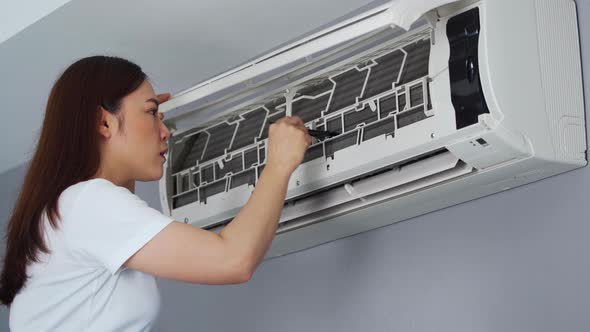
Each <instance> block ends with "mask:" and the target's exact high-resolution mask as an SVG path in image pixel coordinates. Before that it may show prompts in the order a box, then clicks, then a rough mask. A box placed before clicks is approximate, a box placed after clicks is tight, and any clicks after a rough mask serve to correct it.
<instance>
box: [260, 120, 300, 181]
mask: <svg viewBox="0 0 590 332" xmlns="http://www.w3.org/2000/svg"><path fill="white" fill-rule="evenodd" d="M310 145H311V136H309V134H308V133H307V128H305V126H304V123H303V120H301V119H300V118H299V117H296V116H295V117H284V118H282V119H280V120H278V121H277V122H275V123H274V124H271V125H270V127H269V129H268V146H269V147H268V161H267V163H266V167H270V168H273V169H275V170H280V171H284V172H285V174H286V175H288V176H291V174H292V173H293V171H295V169H296V168H297V167H298V166H299V164H301V162H302V161H303V157H304V155H305V152H306V151H307V148H308V147H309V146H310Z"/></svg>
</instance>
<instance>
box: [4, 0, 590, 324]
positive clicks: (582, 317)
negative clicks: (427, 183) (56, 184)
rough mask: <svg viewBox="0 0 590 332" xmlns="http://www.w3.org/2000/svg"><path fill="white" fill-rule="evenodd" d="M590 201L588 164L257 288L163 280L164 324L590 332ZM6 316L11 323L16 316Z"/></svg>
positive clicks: (263, 279) (7, 191)
mask: <svg viewBox="0 0 590 332" xmlns="http://www.w3.org/2000/svg"><path fill="white" fill-rule="evenodd" d="M578 9H579V15H580V25H581V27H580V30H581V40H582V48H583V54H584V55H585V56H584V62H585V63H586V66H585V69H584V76H585V77H586V78H589V77H590V76H589V75H590V71H589V70H590V62H589V61H590V0H579V1H578ZM586 81H587V82H590V80H588V79H587V80H586ZM589 91H590V86H589V85H587V86H586V89H585V93H586V96H590V95H589V94H588V92H589ZM589 122H590V121H589ZM23 173H24V167H20V168H17V169H15V170H12V171H10V172H7V173H4V174H2V175H0V183H1V184H2V185H1V186H0V220H3V221H5V220H7V217H8V215H9V212H10V208H11V206H12V202H13V201H14V196H15V195H16V192H17V190H18V185H19V182H20V180H21V178H22V175H23ZM138 194H139V195H140V196H142V197H143V198H144V199H146V200H147V201H148V202H149V203H150V204H151V205H153V206H158V202H157V186H156V185H155V184H153V183H152V184H140V185H138ZM589 197H590V168H588V167H587V168H583V169H580V170H576V171H573V172H569V173H567V174H562V175H559V176H557V177H553V178H550V179H546V180H543V181H540V182H537V183H533V184H530V185H527V186H524V187H521V188H516V189H513V190H510V191H507V192H503V193H500V194H496V195H493V196H489V197H486V198H483V199H479V200H476V201H472V202H468V203H464V204H461V205H458V206H455V207H451V208H447V209H444V210H441V211H437V212H434V213H431V214H428V215H425V216H421V217H418V218H414V219H413V220H410V221H406V222H403V223H399V224H396V225H392V226H389V227H385V228H381V229H378V230H374V231H371V232H367V233H364V234H359V235H356V236H353V237H349V238H346V239H342V240H339V241H335V242H332V243H329V244H325V245H322V246H319V247H316V248H313V249H310V250H306V251H302V252H299V253H295V254H291V255H288V256H285V257H281V258H277V259H272V260H269V261H266V262H264V263H263V264H262V265H261V267H260V268H259V270H258V271H257V273H256V274H255V276H254V278H253V279H252V280H251V281H250V282H249V283H248V284H245V285H240V286H196V285H188V284H182V283H176V282H169V281H162V282H161V287H162V295H163V313H162V318H161V326H162V329H163V330H165V331H196V330H199V331H210V332H214V331H224V332H225V331H304V330H310V331H336V330H337V331H453V332H457V331H466V332H467V331H470V332H471V331H503V332H508V331H515V332H516V331H519V332H522V331H531V332H533V331H534V332H541V331H568V332H570V331H571V332H573V331H580V332H582V331H589V330H590V287H589V286H588V281H590V258H589V257H590V255H588V252H590V220H589V219H590V204H589ZM392 213H395V211H392ZM0 320H1V321H2V322H1V324H0V326H2V328H3V327H4V326H6V325H7V324H6V321H7V315H6V311H5V309H2V311H0Z"/></svg>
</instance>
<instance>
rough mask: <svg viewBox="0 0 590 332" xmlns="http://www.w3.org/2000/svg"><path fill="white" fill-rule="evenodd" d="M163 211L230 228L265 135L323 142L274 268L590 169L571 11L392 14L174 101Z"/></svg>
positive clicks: (520, 4) (252, 179)
mask: <svg viewBox="0 0 590 332" xmlns="http://www.w3.org/2000/svg"><path fill="white" fill-rule="evenodd" d="M161 109H162V111H163V112H165V113H166V117H167V120H166V124H167V125H168V126H169V128H171V132H172V136H171V139H170V142H169V148H170V149H169V158H168V161H167V162H166V163H165V175H164V177H163V178H162V180H161V181H160V193H161V203H162V206H163V210H164V212H165V213H167V214H169V215H170V216H172V217H174V218H175V219H176V220H179V221H184V222H186V223H190V224H192V225H194V226H197V227H202V228H205V229H211V230H215V231H216V230H219V229H221V228H222V227H223V226H224V225H225V224H227V223H228V222H229V221H231V220H232V218H233V217H234V216H235V215H236V214H237V212H238V211H239V209H240V208H241V207H242V206H243V205H244V204H245V203H246V202H247V200H248V198H249V196H250V194H251V193H252V191H253V190H254V188H255V186H256V182H257V179H258V176H259V175H260V173H261V171H262V169H263V168H264V165H265V161H266V146H267V141H268V139H267V131H268V126H269V122H270V121H273V120H276V119H279V118H281V117H283V116H285V115H297V116H299V117H301V118H303V119H304V121H305V123H306V125H307V126H308V127H309V128H312V129H323V130H326V129H327V130H330V131H335V132H338V133H339V135H337V136H335V137H332V138H328V139H325V140H315V141H314V144H313V145H312V146H311V147H310V148H309V150H308V152H307V154H306V157H305V160H304V163H303V164H302V165H301V166H299V168H298V169H297V170H296V171H295V173H294V174H293V176H292V178H291V180H290V182H289V189H288V193H287V199H286V202H285V207H284V210H283V213H282V215H281V219H280V224H279V227H278V230H277V236H276V238H275V241H274V242H273V245H272V247H271V249H270V251H269V254H268V257H272V256H278V255H283V254H286V253H289V252H293V251H296V250H301V249H304V248H309V247H312V246H315V245H318V244H321V243H324V242H327V241H331V240H335V239H338V238H342V237H345V236H349V235H352V234H355V233H359V232H363V231H366V230H370V229H374V228H377V227H380V226H384V225H388V224H392V223H395V222H398V221H401V220H404V219H407V218H410V217H414V216H417V215H420V214H424V213H427V212H430V211H434V210H437V209H440V208H444V207H447V206H450V205H454V204H457V203H460V202H464V201H467V200H472V199H475V198H478V197H482V196H485V195H489V194H492V193H496V192H499V191H502V190H506V189H510V188H513V187H516V186H520V185H523V184H526V183H529V182H532V181H537V180H539V179H542V178H546V177H549V176H552V175H555V174H558V173H562V172H566V171H569V170H572V169H575V168H578V167H582V166H585V165H586V163H587V162H586V133H585V120H584V100H583V88H582V78H581V63H580V50H579V40H578V30H577V17H576V8H575V2H574V1H572V0H518V1H513V0H489V1H488V0H482V1H449V0H447V1H444V0H443V1H440V0H439V1H420V2H419V3H418V2H417V1H411V0H409V1H406V0H395V1H392V2H389V3H386V4H382V5H379V6H374V7H373V8H371V9H367V10H366V11H364V12H362V13H357V14H355V15H349V16H348V17H345V18H343V19H342V20H340V21H339V22H338V23H335V24H333V25H332V26H330V27H327V28H323V29H320V30H318V31H315V32H313V33H311V34H309V35H307V36H306V37H303V38H301V39H299V40H296V41H294V42H290V43H288V44H286V45H284V46H282V47H280V48H278V49H275V50H273V51H271V52H269V53H268V54H265V55H263V56H261V57H259V58H257V59H254V60H252V61H249V62H248V63H246V64H244V65H242V66H239V67H237V68H235V69H233V70H230V71H228V72H226V73H223V74H221V75H219V76H216V77H214V78H212V79H209V80H207V81H205V82H203V83H201V84H198V85H196V86H194V87H192V88H190V89H188V90H186V91H184V92H181V93H179V94H178V95H176V96H175V97H174V98H173V99H172V100H171V101H169V102H167V103H165V104H163V105H162V106H161Z"/></svg>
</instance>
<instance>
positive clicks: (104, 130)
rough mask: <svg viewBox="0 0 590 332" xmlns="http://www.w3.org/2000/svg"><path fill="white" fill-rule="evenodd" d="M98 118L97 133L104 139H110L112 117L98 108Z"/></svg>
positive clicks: (101, 108) (100, 107)
mask: <svg viewBox="0 0 590 332" xmlns="http://www.w3.org/2000/svg"><path fill="white" fill-rule="evenodd" d="M99 112H100V118H99V121H98V128H97V129H98V133H99V134H100V135H101V136H102V137H104V138H110V137H111V135H112V132H113V129H115V128H113V115H112V114H111V113H110V112H108V111H107V110H105V109H104V108H103V107H102V106H99Z"/></svg>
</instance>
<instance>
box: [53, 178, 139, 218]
mask: <svg viewBox="0 0 590 332" xmlns="http://www.w3.org/2000/svg"><path fill="white" fill-rule="evenodd" d="M128 195H132V196H133V194H132V193H131V192H130V191H129V190H128V189H127V188H124V187H120V186H117V185H115V184H113V183H112V182H110V181H109V180H106V179H103V178H94V179H90V180H86V181H81V182H78V183H76V184H73V185H71V186H69V187H68V188H66V189H65V190H64V191H63V192H62V193H61V195H60V197H59V206H60V210H62V209H64V210H66V211H69V210H72V209H73V208H74V207H75V206H79V205H88V204H91V205H93V204H96V203H99V202H102V203H104V202H106V201H112V200H117V199H119V200H120V199H122V198H124V197H126V196H128Z"/></svg>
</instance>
